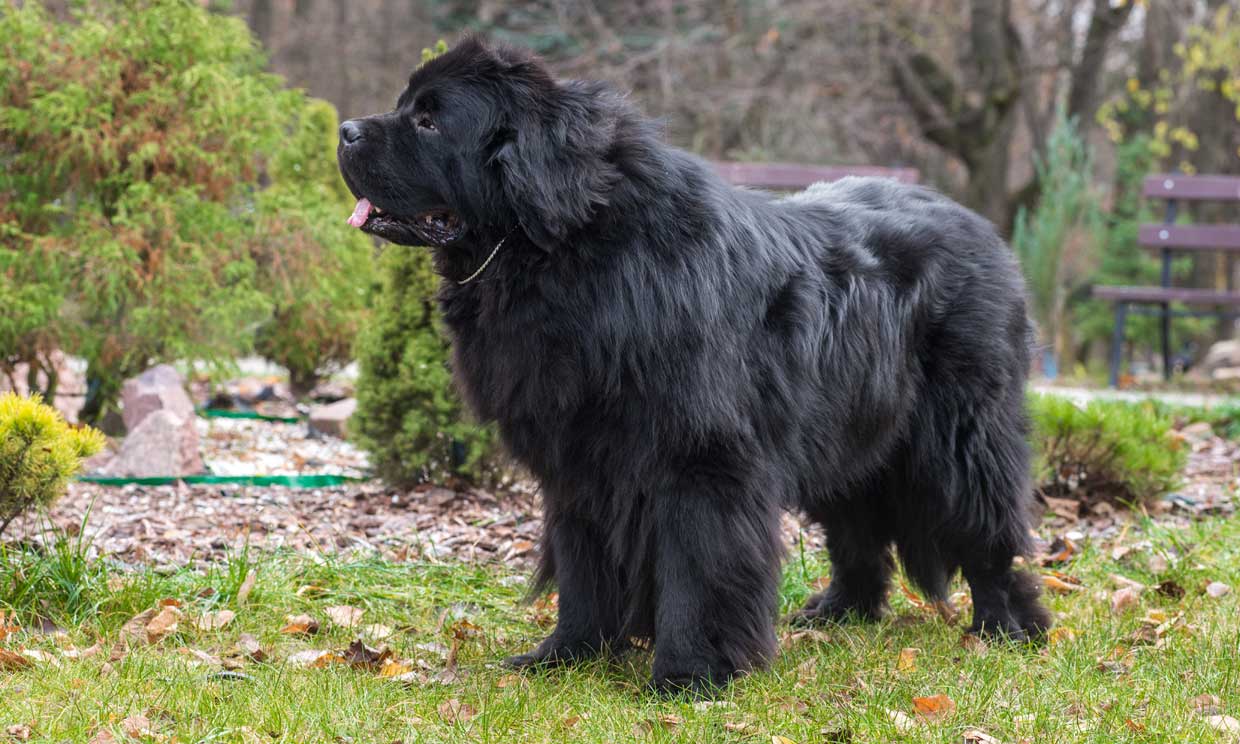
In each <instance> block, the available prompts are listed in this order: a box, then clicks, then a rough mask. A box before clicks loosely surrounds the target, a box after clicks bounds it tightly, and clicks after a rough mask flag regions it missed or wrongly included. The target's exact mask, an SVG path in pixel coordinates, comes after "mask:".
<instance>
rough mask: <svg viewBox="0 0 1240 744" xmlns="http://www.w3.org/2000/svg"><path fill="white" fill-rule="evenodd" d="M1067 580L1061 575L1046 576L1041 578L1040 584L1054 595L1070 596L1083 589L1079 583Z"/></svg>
mask: <svg viewBox="0 0 1240 744" xmlns="http://www.w3.org/2000/svg"><path fill="white" fill-rule="evenodd" d="M1068 578H1069V577H1065V576H1063V575H1051V574H1047V575H1044V576H1043V577H1042V584H1043V585H1044V586H1045V587H1046V588H1047V590H1049V591H1052V592H1054V593H1055V594H1072V593H1074V592H1079V591H1081V590H1082V589H1084V588H1085V587H1083V586H1081V584H1080V582H1079V581H1078V582H1072V581H1069V580H1067V579H1068Z"/></svg>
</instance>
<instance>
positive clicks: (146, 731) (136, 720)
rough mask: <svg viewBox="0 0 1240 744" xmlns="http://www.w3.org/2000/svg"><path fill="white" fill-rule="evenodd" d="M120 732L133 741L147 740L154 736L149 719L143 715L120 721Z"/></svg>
mask: <svg viewBox="0 0 1240 744" xmlns="http://www.w3.org/2000/svg"><path fill="white" fill-rule="evenodd" d="M121 730H122V731H124V732H125V735H126V736H129V737H132V738H134V739H148V738H153V737H154V736H155V731H154V729H152V728H151V719H149V718H147V717H146V716H144V715H136V716H129V717H128V718H126V719H125V720H123V721H121Z"/></svg>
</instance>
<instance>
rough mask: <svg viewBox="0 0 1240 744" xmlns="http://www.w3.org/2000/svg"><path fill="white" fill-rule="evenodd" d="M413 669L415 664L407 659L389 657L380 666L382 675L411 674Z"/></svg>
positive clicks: (380, 674)
mask: <svg viewBox="0 0 1240 744" xmlns="http://www.w3.org/2000/svg"><path fill="white" fill-rule="evenodd" d="M412 671H413V665H412V664H410V663H409V662H407V661H402V660H400V659H393V658H387V659H384V660H383V665H382V666H381V667H379V676H380V677H399V676H401V675H404V674H409V673H410V672H412Z"/></svg>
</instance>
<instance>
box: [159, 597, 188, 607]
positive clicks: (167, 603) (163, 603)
mask: <svg viewBox="0 0 1240 744" xmlns="http://www.w3.org/2000/svg"><path fill="white" fill-rule="evenodd" d="M155 606H156V607H161V608H162V607H176V608H178V609H179V608H181V607H182V606H183V605H182V604H181V600H179V599H177V598H176V597H164V598H163V599H161V600H159V601H158V602H156V603H155Z"/></svg>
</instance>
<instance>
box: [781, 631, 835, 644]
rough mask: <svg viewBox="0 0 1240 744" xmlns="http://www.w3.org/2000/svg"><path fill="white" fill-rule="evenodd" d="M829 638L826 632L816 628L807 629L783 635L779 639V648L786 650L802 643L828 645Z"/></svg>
mask: <svg viewBox="0 0 1240 744" xmlns="http://www.w3.org/2000/svg"><path fill="white" fill-rule="evenodd" d="M830 642H831V636H830V634H828V633H827V632H826V631H823V630H818V629H816V628H807V629H805V630H794V631H792V632H791V633H784V634H783V636H781V637H780V639H779V646H780V648H784V649H788V648H792V647H794V646H798V645H800V644H802V643H830Z"/></svg>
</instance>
